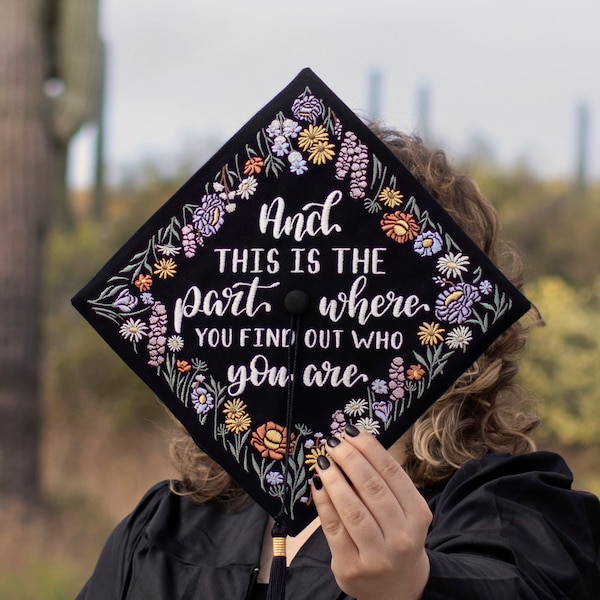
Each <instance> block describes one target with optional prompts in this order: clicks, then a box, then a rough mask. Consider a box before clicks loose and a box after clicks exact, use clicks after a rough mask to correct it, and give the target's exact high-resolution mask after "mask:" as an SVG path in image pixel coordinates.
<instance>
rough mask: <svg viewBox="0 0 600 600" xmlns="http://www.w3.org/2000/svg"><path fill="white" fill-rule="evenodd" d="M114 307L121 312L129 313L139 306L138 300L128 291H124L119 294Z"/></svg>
mask: <svg viewBox="0 0 600 600" xmlns="http://www.w3.org/2000/svg"><path fill="white" fill-rule="evenodd" d="M112 305H113V306H114V307H115V308H117V309H118V310H120V311H121V312H124V313H128V312H131V311H132V310H133V309H134V308H135V307H136V306H137V305H138V299H137V298H136V296H134V295H133V294H132V293H131V292H130V291H129V290H128V289H124V290H121V291H120V292H119V295H118V296H117V299H116V300H115V301H114V302H113V304H112Z"/></svg>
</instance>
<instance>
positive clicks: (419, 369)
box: [406, 364, 425, 381]
mask: <svg viewBox="0 0 600 600" xmlns="http://www.w3.org/2000/svg"><path fill="white" fill-rule="evenodd" d="M424 375H425V369H424V368H423V365H420V364H416V365H410V367H408V369H406V376H407V377H408V378H409V379H410V380H411V381H419V380H421V379H423V377H424Z"/></svg>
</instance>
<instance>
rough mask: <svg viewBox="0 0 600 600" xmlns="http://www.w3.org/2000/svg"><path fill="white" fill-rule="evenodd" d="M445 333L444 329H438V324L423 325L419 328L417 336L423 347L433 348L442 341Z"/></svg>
mask: <svg viewBox="0 0 600 600" xmlns="http://www.w3.org/2000/svg"><path fill="white" fill-rule="evenodd" d="M445 331H446V330H445V329H442V328H441V327H440V324H439V323H423V324H422V325H420V326H419V332H418V333H417V336H418V338H419V341H420V342H421V344H423V345H424V346H425V345H428V346H434V345H435V344H439V343H440V342H441V341H443V340H444V336H443V333H444V332H445Z"/></svg>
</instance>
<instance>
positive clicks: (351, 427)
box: [344, 423, 360, 437]
mask: <svg viewBox="0 0 600 600" xmlns="http://www.w3.org/2000/svg"><path fill="white" fill-rule="evenodd" d="M344 431H345V432H346V434H347V435H349V436H350V437H356V436H357V435H358V434H359V433H360V430H359V429H357V428H356V427H354V425H352V423H346V426H345V427H344Z"/></svg>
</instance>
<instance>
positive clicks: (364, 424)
mask: <svg viewBox="0 0 600 600" xmlns="http://www.w3.org/2000/svg"><path fill="white" fill-rule="evenodd" d="M356 426H357V427H358V428H359V429H362V430H363V431H366V432H367V433H370V434H371V435H379V428H380V426H381V424H380V423H379V421H376V420H375V419H372V418H371V417H363V418H362V419H359V420H358V421H356Z"/></svg>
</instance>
